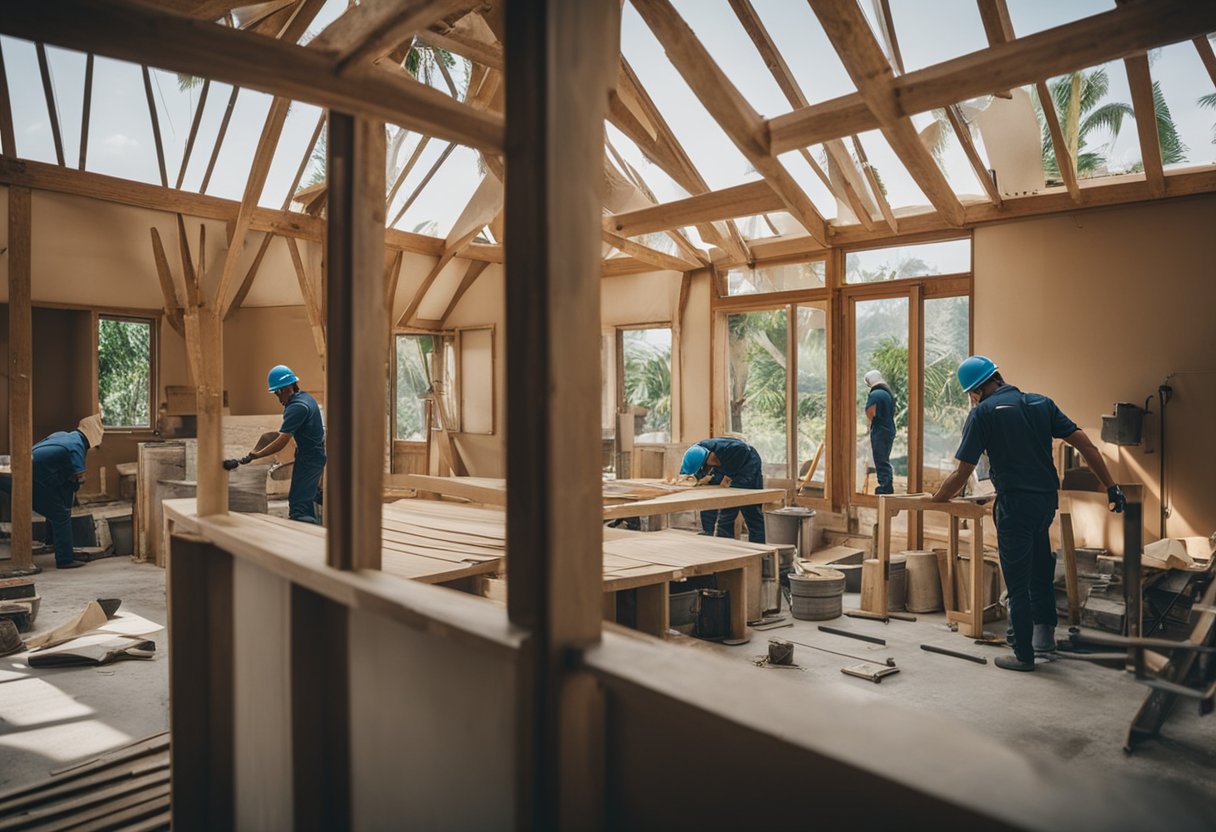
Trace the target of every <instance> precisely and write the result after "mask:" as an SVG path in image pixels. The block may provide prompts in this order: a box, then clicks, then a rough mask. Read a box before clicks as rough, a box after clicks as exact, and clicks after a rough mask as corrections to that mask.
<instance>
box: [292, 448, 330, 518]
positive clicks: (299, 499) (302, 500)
mask: <svg viewBox="0 0 1216 832" xmlns="http://www.w3.org/2000/svg"><path fill="white" fill-rule="evenodd" d="M323 473H325V458H324V457H322V458H321V459H319V460H312V459H300V458H299V457H296V462H295V465H294V466H293V467H292V469H291V490H290V491H288V492H287V517H288V518H289V519H291V520H299V521H300V522H301V523H316V524H320V522H321V517H320V514H319V513H318V511H317V508H318V506H317V495H318V494H319V489H320V486H321V475H322V474H323Z"/></svg>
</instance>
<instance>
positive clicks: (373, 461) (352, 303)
mask: <svg viewBox="0 0 1216 832" xmlns="http://www.w3.org/2000/svg"><path fill="white" fill-rule="evenodd" d="M327 148H328V152H329V167H328V170H329V212H328V231H327V233H326V251H325V261H324V268H325V269H326V270H328V275H327V279H326V281H325V293H326V304H325V307H326V333H327V343H326V348H327V350H328V353H329V354H328V356H327V359H328V361H327V364H326V376H325V395H326V400H327V401H328V402H329V403H330V407H329V408H328V409H327V410H326V416H327V418H328V422H329V424H328V425H327V426H326V427H327V428H328V430H327V435H328V439H329V441H328V445H329V454H328V457H329V461H328V469H329V471H328V476H327V479H326V482H327V488H326V493H325V509H326V522H327V524H328V530H329V534H328V537H327V555H326V558H327V560H328V562H329V565H330V566H333V567H335V568H337V569H379V568H380V522H381V516H380V515H381V509H380V506H381V496H382V494H383V490H384V431H385V422H384V418H385V416H384V408H385V396H386V395H387V393H386V391H385V384H384V344H385V342H386V341H387V340H388V311H387V310H386V309H385V305H384V153H385V146H384V125H383V124H382V123H381V122H378V121H370V120H367V119H363V118H355V117H354V116H348V115H344V114H342V113H335V112H332V111H331V112H330V115H329V132H328V133H327Z"/></svg>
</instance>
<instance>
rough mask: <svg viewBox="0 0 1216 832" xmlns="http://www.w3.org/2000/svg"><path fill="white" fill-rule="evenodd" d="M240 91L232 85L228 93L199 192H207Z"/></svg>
mask: <svg viewBox="0 0 1216 832" xmlns="http://www.w3.org/2000/svg"><path fill="white" fill-rule="evenodd" d="M240 92H241V88H240V87H239V86H234V87H233V88H232V92H230V93H229V94H228V106H226V107H225V108H224V115H223V117H222V118H221V119H220V126H219V129H218V130H217V131H216V133H215V144H213V145H212V146H211V158H210V159H209V160H208V161H207V169H206V170H205V171H203V181H202V184H200V185H199V188H198V192H199V193H200V194H205V193H207V186H208V185H209V184H211V173H212V171H214V170H215V162H216V160H217V159H219V157H220V148H221V147H223V146H224V137H225V136H226V135H228V123H229V122H230V121H232V111H233V110H234V109H236V99H237V96H238V95H240Z"/></svg>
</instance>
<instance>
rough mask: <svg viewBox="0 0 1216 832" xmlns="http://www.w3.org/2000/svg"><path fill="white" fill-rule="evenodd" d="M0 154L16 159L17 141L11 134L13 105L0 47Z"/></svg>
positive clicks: (2, 50)
mask: <svg viewBox="0 0 1216 832" xmlns="http://www.w3.org/2000/svg"><path fill="white" fill-rule="evenodd" d="M0 153H3V154H4V155H5V156H11V157H13V158H16V157H17V140H16V138H15V134H14V132H13V105H12V101H11V100H10V99H9V93H8V73H7V72H6V71H5V69H4V48H3V45H0Z"/></svg>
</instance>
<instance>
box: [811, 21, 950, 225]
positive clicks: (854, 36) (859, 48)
mask: <svg viewBox="0 0 1216 832" xmlns="http://www.w3.org/2000/svg"><path fill="white" fill-rule="evenodd" d="M810 3H811V7H812V8H813V9H814V10H815V15H816V16H817V17H818V18H819V22H820V23H821V24H822V25H823V30H824V32H825V33H826V34H827V36H828V40H830V41H831V42H832V46H833V47H835V49H836V53H837V54H838V55H839V56H840V60H841V61H842V62H843V63H844V67H845V70H846V71H847V72H848V73H849V77H851V78H852V79H853V83H854V84H856V85H857V90H858V92H859V93H860V94H861V96H862V98H863V99H864V100H865V102H866V105H867V106H868V107H869V109H870V111H871V112H872V113H873V114H874V115H875V116H876V117H877V119H878V122H879V129H881V130H882V133H883V135H884V136H886V138H887V141H888V142H890V144H891V149H892V150H894V151H895V154H896V155H897V156H898V157H899V160H900V161H901V162H903V164H904V167H906V168H907V169H908V173H909V174H911V176H912V178H913V179H914V180H915V181H916V184H917V185H918V186H919V187H920V189H921V190H922V191H923V192H924V194H925V196H926V197H928V199H929V202H931V203H933V207H935V208H937V210H938V211H940V212H941V214H942V216H944V217H945V218H946V220H947V221H948V222H950V223H952V224H954V225H962V223H963V206H962V204H961V203H960V202H959V200H958V196H956V195H955V193H954V190H953V189H952V188H951V187H950V183H949V182H947V181H946V176H945V174H943V173H942V170H941V168H940V167H939V166H938V164H937V160H936V159H934V158H933V154H931V153H930V152H929V149H928V148H927V147H925V144H924V142H922V141H921V138H920V135H919V134H918V133H917V131H916V127H915V126H913V124H912V120H911V119H910V118H908V117H907V116H905V115H903V113H902V112H901V111H900V109H899V106H898V103H897V102H896V100H895V99H894V98H893V97H892V95H891V89H892V86H893V84H894V82H895V73H894V72H893V71H892V69H891V64H890V63H889V62H888V61H887V58H886V56H885V55H884V54H883V52H882V47H881V46H879V45H878V41H877V40H875V39H874V34H873V33H872V32H871V31H870V27H869V24H868V23H867V22H866V19H865V15H864V14H862V12H861V9H860V7H858V6H857V5H856V4H855V3H848V4H844V3H838V2H828V0H810Z"/></svg>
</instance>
